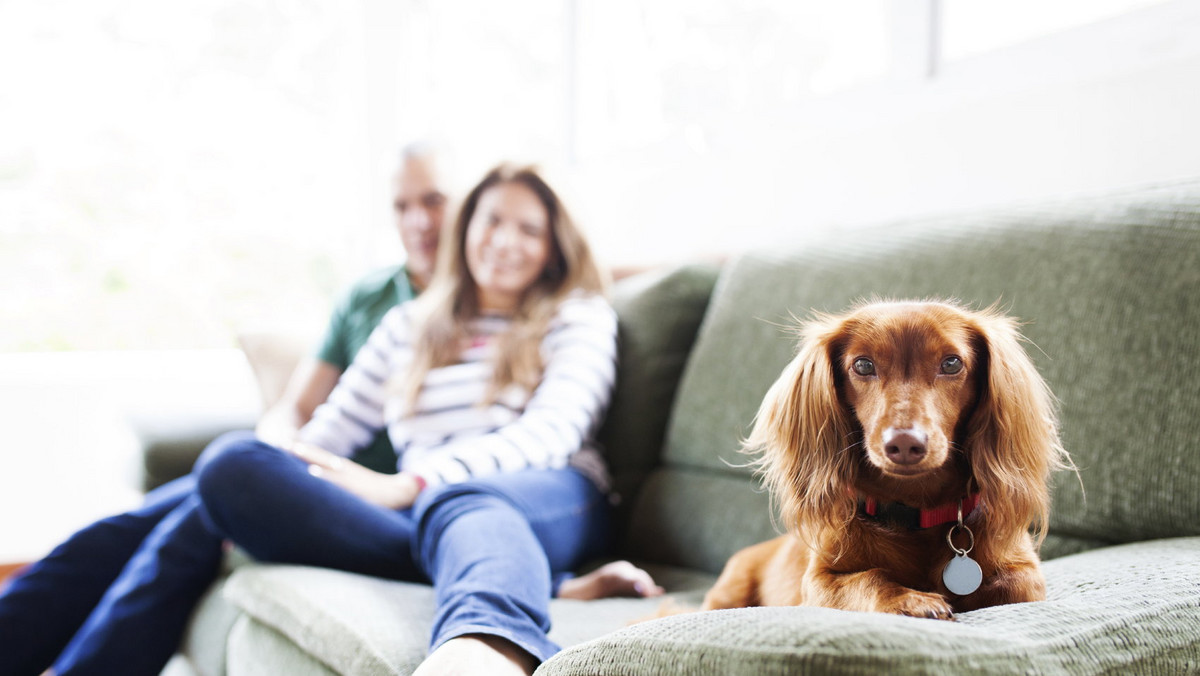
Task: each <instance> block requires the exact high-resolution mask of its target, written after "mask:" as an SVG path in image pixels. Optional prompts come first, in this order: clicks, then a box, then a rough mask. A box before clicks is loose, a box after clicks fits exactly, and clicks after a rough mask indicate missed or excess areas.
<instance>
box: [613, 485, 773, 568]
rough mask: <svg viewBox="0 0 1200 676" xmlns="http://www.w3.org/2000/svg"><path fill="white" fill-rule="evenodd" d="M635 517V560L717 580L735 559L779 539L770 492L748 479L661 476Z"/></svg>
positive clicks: (631, 548)
mask: <svg viewBox="0 0 1200 676" xmlns="http://www.w3.org/2000/svg"><path fill="white" fill-rule="evenodd" d="M634 513H635V514H636V522H635V527H634V528H632V529H630V533H629V537H628V547H627V553H628V554H629V556H631V557H633V558H636V559H641V560H646V561H657V562H660V563H665V564H669V565H673V566H687V567H690V568H695V569H698V570H703V571H707V572H709V573H712V574H714V575H715V574H717V573H720V572H721V568H723V567H724V566H725V561H726V559H728V558H729V554H730V553H732V552H734V551H737V550H738V549H741V548H743V547H749V546H750V545H752V544H755V543H756V542H762V541H763V540H769V539H771V538H773V537H775V536H776V535H777V534H778V533H777V532H776V530H775V528H773V527H772V521H771V518H770V513H771V507H770V501H769V500H768V498H767V494H766V492H764V491H761V490H756V487H755V486H753V485H751V484H749V482H748V481H747V480H746V479H745V478H744V477H740V476H734V475H730V474H722V473H718V472H710V471H706V470H702V469H701V470H696V469H690V468H686V467H675V468H671V469H662V470H658V471H656V472H655V473H654V474H652V475H651V476H650V479H649V480H648V481H647V482H646V485H645V487H643V489H642V493H641V495H639V496H638V501H637V503H636V507H635V512H634ZM697 515H703V518H697Z"/></svg>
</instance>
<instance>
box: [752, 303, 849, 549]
mask: <svg viewBox="0 0 1200 676" xmlns="http://www.w3.org/2000/svg"><path fill="white" fill-rule="evenodd" d="M846 331H847V326H846V320H844V319H843V318H839V317H819V318H817V319H815V320H813V321H812V322H809V323H808V324H806V325H805V326H804V329H803V332H802V336H803V338H802V340H801V343H800V349H799V351H798V353H797V354H796V357H795V358H794V359H792V361H791V363H789V364H788V365H787V367H786V368H784V370H783V373H782V374H781V375H780V376H779V379H778V380H776V381H775V384H773V385H772V386H771V388H770V390H768V391H767V395H766V397H765V398H764V399H763V402H762V405H761V406H760V407H759V409H758V414H757V415H756V416H755V419H754V428H753V430H752V431H751V432H750V436H749V438H747V439H746V440H745V442H744V443H743V446H742V449H743V451H745V452H748V453H755V454H760V455H759V458H758V459H757V460H756V461H755V463H754V464H755V466H756V467H757V469H758V471H759V473H760V474H761V475H762V477H763V483H764V484H765V485H766V487H767V489H768V490H769V491H770V493H771V498H772V500H773V501H774V503H775V505H776V508H777V509H778V510H779V513H780V515H781V517H782V519H783V523H784V525H785V526H786V527H787V529H788V530H789V531H792V532H796V531H797V529H798V528H799V526H800V525H801V524H805V523H810V524H811V523H821V524H824V525H826V526H828V527H832V528H837V527H840V526H841V525H842V524H843V523H844V522H846V521H849V520H850V519H851V518H853V516H854V510H855V503H854V496H853V494H852V491H851V487H852V486H853V485H854V478H855V468H856V467H857V464H856V463H855V462H854V461H853V458H854V454H852V453H849V452H846V449H847V447H849V446H850V445H852V444H853V443H854V439H853V436H854V433H855V431H856V426H855V424H854V417H853V414H852V413H851V412H850V410H849V409H848V408H847V407H846V406H845V405H844V404H843V402H842V399H841V397H840V396H839V395H838V387H837V374H836V371H835V370H836V369H839V368H840V364H839V363H838V360H839V354H840V346H841V345H842V344H844V343H845V340H846ZM839 506H840V508H839Z"/></svg>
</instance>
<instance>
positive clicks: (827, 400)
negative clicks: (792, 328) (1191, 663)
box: [704, 302, 1069, 619]
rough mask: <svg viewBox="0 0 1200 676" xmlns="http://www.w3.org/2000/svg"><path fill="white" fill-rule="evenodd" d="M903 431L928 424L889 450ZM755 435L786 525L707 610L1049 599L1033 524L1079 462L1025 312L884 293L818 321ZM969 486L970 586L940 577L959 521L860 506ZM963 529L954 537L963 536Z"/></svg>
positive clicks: (736, 559) (923, 613)
mask: <svg viewBox="0 0 1200 676" xmlns="http://www.w3.org/2000/svg"><path fill="white" fill-rule="evenodd" d="M951 357H957V358H959V360H960V361H959V362H958V363H955V362H954V361H953V360H952V359H951V360H950V361H947V359H948V358H951ZM859 360H868V361H869V362H870V366H867V365H866V363H865V362H859ZM856 363H858V365H857V366H856ZM960 365H961V369H959V368H958V366H960ZM859 368H861V369H862V370H863V371H872V370H873V372H872V373H870V374H869V375H862V374H861V373H859V372H858V371H857V370H856V369H859ZM896 430H901V431H903V430H916V432H913V434H914V435H917V436H918V437H919V438H921V439H923V440H924V444H923V447H919V446H916V445H914V446H913V447H912V448H913V449H915V450H914V451H913V452H912V453H910V454H907V455H906V454H905V453H901V452H899V447H898V446H896V445H892V447H891V449H889V448H887V446H888V444H886V443H885V439H884V435H885V433H886V434H889V435H892V436H890V437H889V439H892V438H896V437H895V434H896ZM922 435H923V436H922ZM745 446H746V450H748V451H751V452H755V453H761V457H760V459H759V461H758V465H759V469H760V470H761V472H762V474H763V476H764V481H765V483H766V485H767V487H768V489H769V490H770V492H771V495H772V497H773V499H774V500H775V502H776V504H777V507H778V508H779V510H780V513H781V514H782V517H783V521H784V524H785V525H786V526H787V530H788V534H787V535H783V536H781V537H779V538H776V539H774V540H771V541H769V542H765V543H761V544H758V545H755V546H753V547H749V548H747V549H744V550H742V551H741V552H738V553H737V554H736V555H734V556H733V557H732V558H731V559H730V560H729V562H728V563H727V564H726V566H725V570H724V572H723V573H722V574H721V577H720V579H719V580H718V581H717V583H716V585H715V586H714V587H713V589H712V590H711V591H710V592H709V593H708V595H707V596H706V597H705V600H704V609H714V608H734V607H744V606H759V605H768V606H778V605H810V606H825V607H830V608H841V609H846V610H864V611H879V612H887V613H899V614H903V615H913V616H918V617H935V618H942V619H950V618H952V617H953V613H955V612H963V611H967V610H972V609H976V608H982V607H987V606H993V605H999V604H1004V603H1018V602H1022V601H1036V600H1040V599H1043V598H1044V597H1045V585H1044V582H1043V578H1042V574H1041V569H1040V567H1039V562H1038V556H1037V550H1036V546H1035V542H1034V538H1033V537H1031V535H1030V530H1029V529H1030V526H1031V525H1033V526H1035V527H1036V532H1037V534H1038V538H1039V541H1040V537H1041V535H1042V534H1043V533H1044V532H1045V528H1046V524H1047V512H1048V508H1049V494H1048V489H1047V480H1048V478H1049V474H1050V472H1051V471H1052V470H1053V469H1056V468H1060V467H1064V466H1069V460H1068V459H1067V456H1066V453H1065V452H1064V451H1063V448H1062V446H1061V444H1060V442H1059V439H1058V431H1057V422H1056V419H1055V415H1054V408H1053V397H1052V396H1051V394H1050V392H1049V390H1048V388H1047V387H1046V385H1045V382H1044V381H1043V380H1042V378H1041V377H1040V376H1039V375H1038V373H1037V371H1036V369H1035V368H1034V366H1033V363H1032V362H1031V361H1030V359H1029V357H1028V356H1027V355H1026V354H1025V351H1024V349H1023V348H1022V346H1021V338H1020V335H1019V333H1018V330H1017V324H1016V322H1015V321H1014V320H1012V319H1010V318H1008V317H1005V316H1003V315H1002V314H1000V313H999V312H998V311H996V310H995V309H994V308H991V309H988V310H984V311H972V310H968V309H965V308H962V307H959V306H957V305H953V304H950V303H942V302H920V303H916V302H886V303H871V304H866V305H861V306H858V307H856V308H854V309H852V310H850V311H849V312H847V313H846V314H844V315H840V316H821V317H818V318H817V319H816V320H814V321H812V322H810V323H808V324H807V325H806V326H805V327H804V329H803V334H802V342H801V346H800V350H799V353H798V354H797V356H796V357H795V359H793V360H792V362H791V363H790V364H789V365H788V366H787V368H785V369H784V371H783V374H782V375H781V376H780V377H779V379H778V380H777V381H776V382H775V384H774V385H773V386H772V387H771V389H770V391H769V392H768V393H767V395H766V398H765V399H764V400H763V403H762V406H761V408H760V409H759V412H758V416H757V418H756V421H755V426H754V429H753V431H752V433H751V435H750V438H749V439H748V440H747V441H746V444H745ZM900 446H904V444H900ZM889 450H890V453H889ZM970 493H978V494H979V495H980V498H981V504H980V506H979V508H978V509H976V510H975V512H973V513H972V514H971V515H970V516H969V518H967V520H966V525H967V526H968V527H969V528H970V529H971V530H972V531H973V533H974V536H975V548H974V549H973V550H972V552H971V554H970V556H971V558H973V559H974V560H975V561H977V562H978V563H979V565H980V567H981V568H982V570H983V583H982V586H981V587H980V588H979V589H978V590H976V591H975V592H973V593H971V594H968V595H965V596H958V595H955V594H952V593H951V592H949V591H948V590H947V589H946V587H945V585H944V584H943V582H942V577H941V573H942V569H943V568H944V567H945V565H946V563H947V562H948V561H949V560H950V558H951V557H952V556H953V555H954V553H953V551H952V550H951V549H950V547H949V545H948V544H947V542H946V535H947V532H948V531H949V530H950V529H951V528H952V527H953V524H945V525H942V526H937V527H933V528H927V529H921V530H909V529H906V528H903V527H898V526H894V525H888V524H883V523H880V522H877V521H874V520H870V519H867V518H864V517H860V516H858V515H857V509H858V502H859V500H863V499H866V498H874V499H876V500H878V501H879V502H881V503H886V502H900V503H903V504H904V505H908V506H911V507H915V508H920V509H930V508H933V507H937V506H939V505H943V504H947V503H952V504H953V503H956V502H957V501H958V500H959V499H961V498H963V497H964V496H966V495H968V494H970ZM960 536H961V537H960ZM966 540H967V538H966V536H965V535H964V534H962V533H961V532H960V533H956V542H957V543H958V545H959V546H960V547H963V546H965V545H966V544H967V542H966Z"/></svg>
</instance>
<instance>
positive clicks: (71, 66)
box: [0, 0, 364, 351]
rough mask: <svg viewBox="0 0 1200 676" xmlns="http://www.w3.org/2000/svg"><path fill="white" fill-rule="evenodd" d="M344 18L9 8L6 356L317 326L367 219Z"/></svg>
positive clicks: (335, 5) (341, 13)
mask: <svg viewBox="0 0 1200 676" xmlns="http://www.w3.org/2000/svg"><path fill="white" fill-rule="evenodd" d="M348 5H349V6H353V3H342V2H337V1H335V0H325V1H312V0H178V1H174V2H169V3H161V2H154V1H152V0H127V1H120V2H118V1H116V0H100V1H97V0H47V1H45V2H16V3H12V2H9V3H0V114H2V115H3V121H4V123H3V124H2V125H0V242H2V245H0V288H3V294H2V298H0V325H2V326H4V327H5V330H4V331H3V333H0V351H12V350H75V349H123V348H155V347H218V346H231V345H232V344H233V342H232V339H233V334H234V331H235V330H236V329H238V328H240V327H243V326H245V325H246V324H250V323H258V322H265V323H276V322H293V321H295V322H304V321H308V320H309V319H311V317H312V316H319V317H320V319H317V320H316V321H323V319H324V316H325V314H326V312H327V308H328V301H329V297H330V295H331V294H332V292H333V290H334V289H335V288H336V287H338V286H340V285H341V284H342V276H343V275H342V273H341V270H342V268H343V267H344V266H345V263H346V259H347V256H348V247H349V246H351V241H352V240H351V238H349V237H348V236H346V235H345V233H347V232H348V231H350V230H352V229H353V228H356V227H360V224H361V222H362V220H363V218H362V214H361V212H360V211H357V210H359V209H361V203H362V202H363V200H362V199H361V196H360V194H361V185H360V184H361V182H362V181H363V180H364V172H363V171H362V169H361V167H362V164H363V161H362V158H361V156H360V155H361V152H362V151H361V148H362V146H363V144H364V139H363V138H361V127H362V125H361V119H362V118H363V111H362V98H363V96H362V92H361V89H362V82H361V80H362V78H361V76H359V75H358V73H360V72H361V70H362V64H361V59H362V56H361V54H362V49H361V44H360V43H361V40H362V30H361V27H360V26H359V24H358V17H356V16H355V14H354V13H353V12H352V11H350V10H348V9H347V6H348Z"/></svg>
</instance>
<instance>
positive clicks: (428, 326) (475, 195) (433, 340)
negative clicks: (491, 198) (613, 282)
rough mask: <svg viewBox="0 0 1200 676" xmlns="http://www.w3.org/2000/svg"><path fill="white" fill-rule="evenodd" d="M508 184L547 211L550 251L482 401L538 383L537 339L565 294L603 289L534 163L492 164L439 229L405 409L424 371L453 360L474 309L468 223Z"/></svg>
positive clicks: (405, 380) (404, 389)
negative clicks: (526, 191)
mask: <svg viewBox="0 0 1200 676" xmlns="http://www.w3.org/2000/svg"><path fill="white" fill-rule="evenodd" d="M510 183H515V184H519V185H523V186H525V187H526V188H529V189H530V190H531V191H532V192H533V193H534V194H535V195H537V198H538V200H539V201H540V202H541V203H542V206H543V207H544V208H545V209H546V217H547V218H546V220H547V223H548V225H549V231H550V233H549V234H550V256H549V259H548V260H547V262H546V267H545V269H544V270H543V271H542V274H541V276H539V277H538V278H537V280H536V281H535V282H534V283H533V284H532V285H531V286H530V287H529V289H528V290H526V292H525V294H524V296H522V298H521V301H520V303H519V305H518V306H517V310H516V312H515V313H514V314H513V318H512V319H513V321H512V323H511V325H510V328H509V329H508V330H507V331H506V332H505V333H504V334H503V335H502V336H501V337H500V340H499V344H498V346H497V350H496V357H495V361H496V371H495V376H494V378H493V380H492V383H491V387H490V388H489V391H488V398H487V399H488V401H494V400H495V397H496V396H498V395H499V393H500V391H502V390H503V389H504V388H506V387H508V386H509V385H512V384H514V383H515V384H517V385H520V386H522V387H524V388H525V389H527V390H532V389H533V388H535V387H536V386H537V384H538V382H539V381H540V380H541V377H542V370H543V368H544V364H543V363H542V355H541V343H542V338H543V337H544V336H545V334H546V329H547V327H548V326H549V324H550V320H551V319H553V317H554V314H555V312H556V311H557V309H558V305H559V303H561V302H562V301H563V299H564V298H566V296H567V295H568V294H570V293H571V292H572V291H575V290H576V289H580V290H583V291H585V292H589V293H604V292H605V290H606V287H607V280H606V278H605V276H604V274H603V273H602V272H601V271H600V268H599V266H597V265H596V261H595V259H594V258H593V257H592V252H591V247H589V246H588V243H587V240H586V239H585V238H584V236H583V233H582V232H581V231H580V230H579V228H578V227H577V226H576V225H575V222H574V221H573V220H572V219H571V217H570V215H569V214H568V213H567V210H566V208H565V207H564V206H563V203H562V200H561V199H560V198H559V196H558V195H557V194H556V193H555V192H554V190H552V189H551V188H550V186H549V185H548V184H547V183H546V181H545V180H544V179H543V178H542V177H541V176H540V175H539V173H538V171H537V169H536V168H534V167H530V166H512V165H509V164H501V165H499V166H497V167H495V168H493V169H492V170H491V171H489V172H488V173H487V175H485V176H484V177H483V180H481V181H480V182H479V184H478V185H476V186H475V187H474V188H472V189H471V191H470V192H469V193H468V194H467V196H466V198H465V199H464V200H463V202H462V206H461V207H460V208H459V211H458V214H457V215H456V216H455V218H454V220H453V221H452V222H451V225H450V229H449V230H448V231H446V232H443V233H442V237H441V243H440V244H439V246H438V256H437V265H436V267H435V269H434V273H433V279H432V280H431V281H430V283H429V288H427V289H426V290H425V291H424V293H422V294H421V296H420V297H419V298H418V299H417V300H416V301H415V303H414V306H413V307H414V309H415V311H416V315H415V318H416V326H417V340H416V345H415V346H414V352H413V361H412V364H411V366H410V367H409V369H408V372H407V373H405V374H404V375H403V377H402V380H401V381H400V383H399V385H400V389H401V394H402V395H403V397H404V401H405V402H406V404H407V409H408V410H409V411H410V412H411V411H412V410H413V409H415V407H416V401H417V396H418V395H419V394H420V392H421V387H422V385H423V383H424V381H425V377H426V376H427V375H428V373H429V371H430V370H431V369H434V368H438V367H442V366H449V365H451V364H455V363H457V362H458V361H459V359H460V357H461V354H462V350H463V346H464V344H465V341H466V339H467V338H468V335H467V325H468V322H470V321H471V320H472V319H474V318H476V317H478V316H479V314H480V309H479V298H478V295H477V293H476V288H475V279H474V278H473V277H472V276H471V271H470V269H469V268H468V267H467V255H466V241H467V228H468V226H470V224H471V219H472V218H473V217H474V216H475V210H476V208H477V207H478V206H479V200H480V198H481V197H482V196H483V194H484V193H485V192H487V191H488V190H490V189H492V188H494V187H497V186H500V185H505V184H510Z"/></svg>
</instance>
